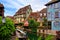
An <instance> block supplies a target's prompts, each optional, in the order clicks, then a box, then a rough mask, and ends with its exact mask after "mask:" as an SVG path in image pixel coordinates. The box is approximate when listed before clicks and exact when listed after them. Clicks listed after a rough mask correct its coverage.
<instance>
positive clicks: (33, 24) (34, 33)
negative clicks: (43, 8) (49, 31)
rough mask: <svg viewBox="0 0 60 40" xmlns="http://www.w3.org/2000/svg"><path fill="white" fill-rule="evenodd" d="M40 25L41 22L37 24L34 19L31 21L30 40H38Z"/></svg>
mask: <svg viewBox="0 0 60 40" xmlns="http://www.w3.org/2000/svg"><path fill="white" fill-rule="evenodd" d="M39 25H40V23H39V22H37V21H36V20H34V19H30V20H29V28H30V29H31V33H28V37H29V39H30V40H38V36H37V28H38V26H39Z"/></svg>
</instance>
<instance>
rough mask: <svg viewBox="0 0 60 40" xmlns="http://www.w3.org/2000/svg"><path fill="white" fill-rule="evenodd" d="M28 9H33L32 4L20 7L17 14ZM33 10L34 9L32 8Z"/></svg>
mask: <svg viewBox="0 0 60 40" xmlns="http://www.w3.org/2000/svg"><path fill="white" fill-rule="evenodd" d="M28 9H31V6H30V5H28V6H25V7H23V8H21V9H19V10H18V11H17V12H16V14H15V15H19V14H25V13H26V11H27V10H28ZM31 10H32V9H31Z"/></svg>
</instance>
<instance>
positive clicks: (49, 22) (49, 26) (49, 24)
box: [48, 21, 51, 29]
mask: <svg viewBox="0 0 60 40" xmlns="http://www.w3.org/2000/svg"><path fill="white" fill-rule="evenodd" d="M48 29H51V21H48Z"/></svg>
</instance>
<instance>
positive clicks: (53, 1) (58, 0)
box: [45, 0, 60, 6]
mask: <svg viewBox="0 0 60 40" xmlns="http://www.w3.org/2000/svg"><path fill="white" fill-rule="evenodd" d="M57 2H60V0H52V1H50V2H48V3H47V4H45V6H48V5H50V4H53V3H57Z"/></svg>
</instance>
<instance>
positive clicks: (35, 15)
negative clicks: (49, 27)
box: [28, 12, 40, 19]
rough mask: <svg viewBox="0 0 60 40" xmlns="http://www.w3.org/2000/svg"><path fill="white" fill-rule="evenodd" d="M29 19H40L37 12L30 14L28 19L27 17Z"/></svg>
mask: <svg viewBox="0 0 60 40" xmlns="http://www.w3.org/2000/svg"><path fill="white" fill-rule="evenodd" d="M30 17H33V18H35V19H37V18H39V17H40V15H39V13H38V12H32V13H31V14H30V15H29V17H28V18H30Z"/></svg>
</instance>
